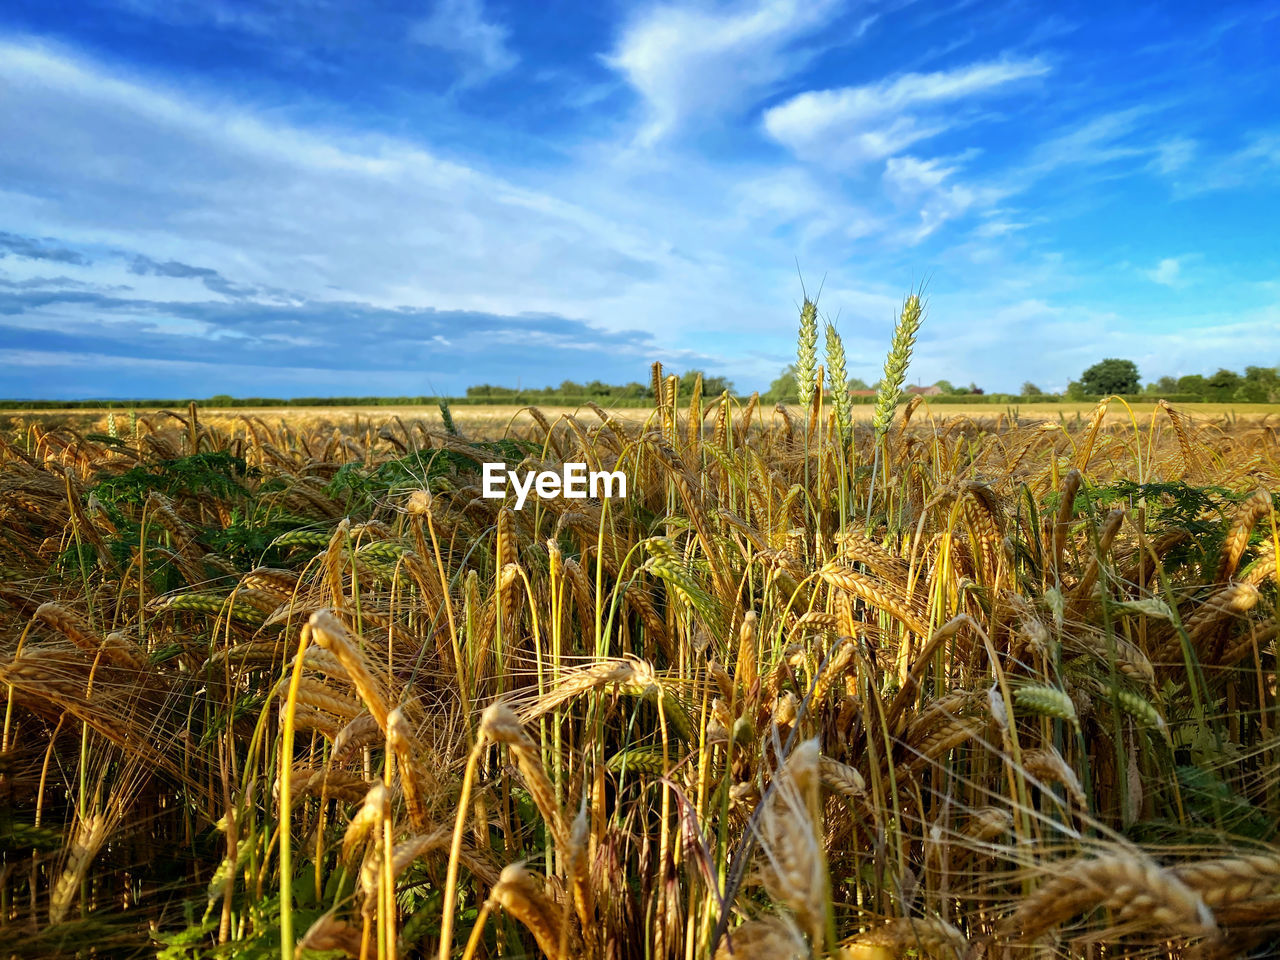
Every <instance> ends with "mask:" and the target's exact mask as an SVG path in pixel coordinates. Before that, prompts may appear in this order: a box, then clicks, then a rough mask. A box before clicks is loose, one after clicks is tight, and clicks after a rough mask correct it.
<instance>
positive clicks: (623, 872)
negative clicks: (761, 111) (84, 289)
mask: <svg viewBox="0 0 1280 960" xmlns="http://www.w3.org/2000/svg"><path fill="white" fill-rule="evenodd" d="M912 299H914V298H912ZM911 302H912V301H911V300H908V304H907V308H905V309H904V322H903V323H902V324H900V327H899V334H898V336H897V337H896V338H895V343H894V346H893V348H892V349H891V352H890V357H889V361H888V363H887V365H886V374H887V376H886V381H885V382H886V383H888V384H890V385H892V384H893V382H894V373H895V365H896V367H898V368H901V370H900V371H899V372H905V369H906V363H907V361H908V360H909V355H910V346H911V343H910V341H911V338H912V336H913V334H914V327H913V326H912V323H911V318H910V313H911V310H910V307H911ZM806 307H808V304H806ZM915 323H916V324H918V309H917V316H916V319H915ZM800 358H801V370H802V371H807V372H806V374H805V375H806V377H808V378H809V384H808V386H809V390H808V394H807V396H806V400H807V403H806V405H805V406H804V407H802V408H798V409H797V408H793V409H786V408H778V409H775V410H769V409H762V408H761V407H760V406H759V405H758V403H757V402H756V401H755V400H754V399H753V400H751V401H748V402H737V401H734V400H732V399H731V398H729V397H728V396H721V397H703V396H701V395H700V392H699V391H698V390H697V389H696V388H695V391H694V396H693V398H692V400H690V401H688V402H682V403H681V404H677V403H676V402H675V401H674V400H668V401H666V402H660V403H656V404H655V405H654V407H653V408H652V409H651V410H647V411H636V410H631V411H626V412H625V416H623V415H614V414H611V413H610V412H608V411H605V410H602V409H599V408H590V409H582V410H578V411H547V412H542V411H537V410H531V411H525V412H523V413H521V414H520V415H519V416H513V415H514V414H515V413H516V411H502V412H499V414H498V415H497V416H489V417H485V418H482V419H479V420H477V419H476V418H475V416H474V414H475V411H467V412H465V413H454V414H451V413H450V412H449V411H447V410H444V411H422V412H416V411H415V412H413V413H408V412H406V413H403V414H400V415H395V414H394V413H392V412H390V411H388V410H386V409H382V410H376V411H370V412H368V413H361V412H359V411H338V412H326V413H323V414H320V413H312V414H306V415H301V416H299V415H298V414H297V413H296V411H295V412H291V413H289V414H287V415H284V416H283V417H281V416H266V415H262V414H259V413H249V414H243V415H228V414H225V412H223V413H220V414H219V415H218V416H216V417H215V416H212V415H205V414H204V413H203V412H202V411H200V410H198V409H196V408H195V407H194V406H193V407H192V408H191V409H189V410H181V411H170V412H159V413H144V414H141V415H135V416H133V417H130V416H127V415H114V416H112V417H110V418H107V419H105V420H99V421H97V422H94V423H87V422H74V421H69V422H66V423H63V424H62V425H58V426H51V425H50V424H49V423H48V421H47V420H46V421H41V419H40V417H38V416H36V417H31V418H27V419H23V420H18V419H14V420H12V421H11V422H10V424H9V427H8V429H7V430H6V432H5V434H4V436H3V439H2V440H0V518H2V520H3V522H2V524H0V540H2V542H3V552H2V553H0V564H2V565H3V578H2V580H3V583H2V586H0V691H3V695H4V720H3V743H2V745H0V851H2V854H0V867H2V868H0V955H2V956H5V957H13V958H28V957H30V958H37V957H42V958H44V957H47V958H53V957H160V958H165V960H178V958H213V957H246V958H247V957H262V958H267V957H280V956H295V957H307V958H321V957H325V958H337V957H343V956H348V957H359V958H362V960H363V958H378V960H384V958H391V957H439V958H441V960H447V958H449V957H463V958H465V960H472V958H482V957H525V956H528V957H536V956H546V957H551V958H590V960H595V958H601V960H606V958H607V960H693V958H713V957H714V958H716V960H722V958H728V957H739V958H742V960H755V958H763V960H784V958H807V957H835V958H845V960H860V958H866V960H888V958H896V957H917V958H948V960H967V958H974V960H976V958H1024V957H1025V958H1049V957H1054V958H1056V957H1090V958H1118V957H1199V958H1211V957H1212V958H1230V957H1249V956H1252V957H1270V956H1276V955H1277V953H1278V952H1280V845H1278V838H1277V821H1278V820H1280V739H1278V737H1277V724H1280V710H1278V709H1277V688H1276V635H1277V629H1278V623H1277V618H1276V561H1277V555H1278V551H1277V537H1278V533H1277V525H1276V501H1275V497H1274V493H1273V491H1275V490H1276V487H1277V471H1278V469H1280V467H1278V463H1277V456H1278V453H1280V451H1278V449H1277V443H1276V433H1275V429H1274V428H1273V427H1272V426H1271V425H1269V423H1268V422H1267V421H1266V420H1257V419H1250V418H1248V417H1229V418H1228V417H1224V416H1222V415H1221V414H1218V413H1216V412H1214V413H1213V414H1212V415H1206V414H1207V413H1209V412H1208V411H1200V415H1196V416H1193V415H1191V414H1190V413H1188V412H1186V411H1184V410H1181V409H1176V408H1174V407H1171V406H1168V405H1165V404H1157V405H1154V406H1153V407H1152V408H1151V409H1149V410H1143V411H1136V412H1132V413H1131V412H1129V411H1126V410H1124V409H1123V408H1122V406H1121V405H1120V404H1118V403H1107V402H1105V401H1104V402H1103V403H1102V404H1100V405H1098V406H1097V407H1096V408H1093V409H1091V410H1089V411H1088V412H1086V413H1085V414H1084V415H1083V416H1080V417H1076V416H1068V417H1065V418H1059V417H1058V415H1057V414H1058V410H1059V406H1058V405H1054V407H1053V410H1052V411H1050V412H1048V413H1047V414H1045V415H1035V416H1033V415H1031V414H1030V413H1029V412H1027V411H1021V412H1020V415H1019V416H1016V417H1015V416H1010V415H1008V414H1007V413H1002V412H1001V413H996V412H992V413H984V412H983V410H982V408H972V407H971V408H966V409H965V410H964V411H963V412H962V414H948V413H946V412H942V411H939V410H936V409H935V410H932V411H931V410H929V408H928V407H926V406H924V405H922V404H921V402H920V401H918V400H913V401H912V402H911V403H908V404H899V403H898V402H897V401H898V399H899V398H898V397H897V396H895V395H889V394H886V396H885V397H883V398H882V399H883V400H884V402H883V403H878V404H877V405H876V406H875V407H874V409H871V408H868V412H869V414H870V419H869V420H863V419H860V418H858V417H857V416H856V412H857V410H858V408H852V409H851V408H850V407H849V404H848V402H847V398H846V397H842V396H841V393H840V390H839V389H838V385H839V383H840V382H842V381H843V379H844V378H843V375H840V376H838V377H833V378H832V382H833V383H835V384H836V389H834V390H832V391H831V393H830V395H824V392H823V391H822V390H817V389H815V388H814V387H815V384H819V383H822V382H823V380H822V378H823V376H824V373H823V368H822V367H817V366H816V332H815V330H814V328H813V322H812V316H810V318H809V329H808V331H806V327H805V325H804V324H802V327H801V343H800ZM806 358H807V360H808V361H809V365H808V367H806V366H805V361H806ZM825 359H826V361H827V362H826V364H825V367H826V369H827V370H832V369H838V368H839V367H840V366H841V365H842V364H843V356H842V350H841V349H840V347H839V343H838V338H837V339H836V341H835V342H834V343H833V342H832V341H831V340H830V338H828V342H827V354H826V358H825ZM653 378H654V383H655V385H656V386H657V387H658V388H659V389H658V390H657V391H656V393H657V395H658V396H662V397H668V398H674V397H675V396H677V393H676V390H675V384H674V382H673V380H674V378H667V377H665V376H664V375H663V372H662V370H661V368H660V367H659V366H657V365H655V368H654V371H653ZM901 382H902V380H901V376H898V377H897V383H898V384H899V385H900V384H901ZM487 412H488V413H493V411H487ZM1037 413H1038V412H1037ZM494 461H502V462H505V463H506V464H508V465H509V466H510V467H511V468H512V469H515V468H517V467H518V466H519V467H520V468H521V469H557V468H558V467H559V465H560V464H562V463H564V462H585V463H587V464H589V465H590V466H591V467H592V469H610V470H613V469H618V470H622V471H624V472H625V473H626V475H627V476H628V477H629V478H630V483H629V487H628V495H627V496H626V498H624V499H611V500H565V499H544V500H540V501H539V500H535V499H534V498H531V499H530V501H529V503H527V504H526V506H525V508H524V509H523V510H520V511H516V510H514V509H512V505H511V503H510V502H507V503H505V504H504V502H503V501H501V500H495V499H486V498H484V497H482V496H481V489H480V485H479V484H480V466H481V464H482V463H485V462H494Z"/></svg>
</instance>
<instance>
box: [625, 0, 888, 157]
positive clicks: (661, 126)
mask: <svg viewBox="0 0 1280 960" xmlns="http://www.w3.org/2000/svg"><path fill="white" fill-rule="evenodd" d="M840 6H841V4H840V2H839V0H762V2H757V3H752V4H749V5H743V4H738V5H737V6H736V7H734V8H733V9H732V10H722V9H716V10H706V9H697V8H692V7H682V6H671V5H664V6H658V7H653V8H651V9H649V10H647V11H645V12H644V13H643V14H641V15H640V16H638V17H636V18H635V19H633V20H632V21H631V22H630V23H629V24H628V25H627V27H626V28H625V29H624V30H623V33H622V36H621V38H620V39H619V41H618V44H617V46H616V47H615V49H614V50H613V52H612V53H611V54H609V55H608V56H607V57H605V58H604V59H605V63H607V64H608V65H609V66H610V67H612V68H613V69H614V70H617V71H618V72H619V73H621V74H622V75H623V76H624V77H626V79H627V81H628V82H629V83H630V84H631V86H632V87H634V88H635V90H636V91H637V92H638V93H639V94H640V95H641V97H643V98H644V101H645V104H646V108H647V110H648V118H647V122H646V123H645V125H644V127H643V128H642V130H641V131H640V133H639V135H638V137H637V141H638V142H639V143H640V144H642V145H650V144H653V143H655V142H657V141H658V140H660V139H662V138H663V137H665V136H667V135H668V134H670V133H672V132H674V131H675V130H677V129H678V128H679V127H680V126H681V125H682V124H683V123H685V122H687V121H690V120H694V119H702V118H714V117H715V116H717V115H719V114H722V113H725V112H731V111H735V110H738V109H741V108H742V107H744V106H746V105H748V104H750V103H752V102H754V101H755V100H756V99H757V98H759V97H760V96H762V95H763V94H764V93H766V92H767V91H768V90H769V89H770V88H771V87H772V86H773V85H774V84H776V83H777V82H778V81H780V80H782V79H784V78H786V77H788V76H790V75H792V74H793V73H795V72H797V71H799V70H801V69H803V68H804V67H805V66H806V65H807V63H808V62H809V58H810V57H809V53H807V52H806V51H805V50H803V49H798V48H797V42H798V41H801V40H803V39H805V38H807V37H809V36H810V35H812V34H814V33H815V32H816V31H818V30H819V29H820V28H821V27H823V26H824V25H826V24H827V23H828V22H829V21H830V20H831V19H832V18H833V17H834V16H835V15H836V14H837V12H838V11H839V8H840ZM866 25H867V26H869V23H868V24H866Z"/></svg>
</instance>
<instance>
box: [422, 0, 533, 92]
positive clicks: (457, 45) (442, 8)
mask: <svg viewBox="0 0 1280 960" xmlns="http://www.w3.org/2000/svg"><path fill="white" fill-rule="evenodd" d="M510 35H511V34H510V31H509V30H508V29H507V28H506V27H505V26H503V25H502V24H499V23H496V22H494V21H493V20H489V19H487V18H486V13H485V10H484V5H483V0H436V6H435V9H434V10H432V12H431V14H430V16H428V17H426V18H425V19H423V20H420V21H418V22H417V23H416V24H414V25H413V27H412V29H411V30H410V32H409V36H410V37H411V38H412V39H413V40H414V41H416V42H417V43H420V44H422V45H423V46H426V47H432V48H435V49H437V50H444V51H446V52H448V53H451V54H454V55H455V56H456V57H457V59H458V61H459V65H460V69H461V71H462V77H461V80H460V82H459V83H460V86H464V87H473V86H478V85H479V84H482V83H484V82H485V81H487V80H490V79H492V78H493V77H496V76H498V75H499V74H501V73H506V72H507V71H508V70H510V69H512V68H513V67H514V66H515V65H516V64H517V63H519V62H520V58H519V57H518V56H517V55H516V54H515V52H514V51H512V49H511V48H510V46H509V45H508V40H509V39H510Z"/></svg>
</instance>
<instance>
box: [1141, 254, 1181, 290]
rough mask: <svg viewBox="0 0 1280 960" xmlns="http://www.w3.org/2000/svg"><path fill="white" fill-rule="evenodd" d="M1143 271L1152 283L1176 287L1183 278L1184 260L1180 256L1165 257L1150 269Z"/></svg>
mask: <svg viewBox="0 0 1280 960" xmlns="http://www.w3.org/2000/svg"><path fill="white" fill-rule="evenodd" d="M1143 272H1144V273H1145V274H1146V275H1147V279H1149V280H1150V281H1151V282H1152V283H1158V284H1160V285H1161V286H1165V287H1175V286H1177V285H1178V282H1179V281H1180V280H1181V279H1182V261H1181V260H1180V259H1179V258H1178V257H1165V258H1164V259H1162V260H1161V261H1160V262H1159V263H1157V264H1156V265H1155V266H1154V267H1152V268H1151V269H1150V270H1144V271H1143Z"/></svg>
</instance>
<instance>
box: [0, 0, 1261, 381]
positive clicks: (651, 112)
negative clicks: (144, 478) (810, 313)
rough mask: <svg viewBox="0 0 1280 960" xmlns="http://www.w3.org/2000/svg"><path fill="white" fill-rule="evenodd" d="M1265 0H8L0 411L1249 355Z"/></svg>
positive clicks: (1223, 362)
mask: <svg viewBox="0 0 1280 960" xmlns="http://www.w3.org/2000/svg"><path fill="white" fill-rule="evenodd" d="M1278 46H1280V6H1277V5H1276V4H1275V3H1271V2H1267V3H1230V2H1226V3H1178V4H1174V3H1155V4H1138V3H1132V4H1131V3H1121V4H1116V3H1107V4H1101V3H1097V4H1092V3H1044V4H1038V5H1037V4H1032V3H1021V2H1019V3H996V2H972V0H960V2H952V3H929V2H924V0H919V2H909V0H891V2H838V0H753V2H726V3H713V2H683V0H678V2H674V3H657V4H653V3H642V4H632V3H622V2H612V0H604V2H586V3H583V2H576V0H575V2H567V0H543V2H536V3H535V2H528V0H522V2H510V0H419V2H412V3H410V2H382V0H364V2H359V3H357V2H350V0H259V2H254V3H249V2H233V0H81V2H69V0H17V2H14V0H9V2H8V3H5V4H3V5H0V364H2V366H0V396H9V397H66V398H72V397H88V396H92V397H98V396H135V397H136V396H177V397H181V396H207V395H211V394H214V393H232V394H237V395H272V396H300V395H306V396H312V395H344V394H422V393H435V392H457V391H461V389H462V388H464V387H465V386H467V385H468V384H471V383H479V382H493V383H504V384H509V385H515V384H516V383H517V382H520V383H523V384H525V385H534V386H542V385H545V384H548V383H559V382H560V381H561V380H563V379H566V378H572V379H576V380H587V379H592V378H597V377H598V378H600V379H604V380H607V381H615V382H621V381H631V380H641V381H643V380H645V379H647V371H648V364H649V363H650V362H651V361H652V360H655V359H661V360H663V361H664V362H665V363H666V364H667V365H668V367H669V368H674V369H676V370H681V369H686V368H690V367H695V366H696V367H701V368H704V369H707V370H708V371H710V372H715V373H720V374H724V375H727V376H729V377H730V378H731V379H732V380H734V381H735V383H736V384H737V385H738V386H739V387H740V388H742V389H747V390H749V389H754V388H761V389H762V388H764V387H766V386H767V385H768V383H769V381H770V380H771V379H772V378H773V377H775V376H776V375H777V372H778V370H779V369H780V368H781V367H782V366H783V365H784V364H786V363H787V362H789V360H790V359H791V356H792V353H793V350H794V331H795V323H796V305H797V301H798V300H799V297H800V282H799V279H798V278H797V273H796V266H797V262H798V264H799V267H800V269H801V270H802V271H803V273H804V276H805V280H806V282H807V283H808V284H809V287H810V289H811V290H812V289H814V288H816V287H817V285H818V284H819V282H820V281H822V280H823V277H824V276H825V285H824V287H823V293H822V299H821V308H822V309H823V311H824V312H829V313H830V314H831V316H832V317H833V318H836V319H837V323H838V326H839V328H840V330H841V332H842V334H843V336H844V338H845V341H846V346H847V348H848V351H849V354H850V373H851V374H852V375H856V376H860V377H862V378H863V379H866V380H874V379H875V378H876V377H877V375H878V370H879V367H880V364H881V362H882V358H883V352H884V349H885V346H886V344H887V342H888V338H889V334H890V332H891V330H892V325H893V319H894V314H895V309H896V307H897V305H898V304H899V303H900V302H901V299H902V297H903V295H904V294H905V293H906V292H907V291H908V290H909V289H910V288H911V287H912V285H913V284H918V283H919V282H921V280H923V279H925V278H927V279H928V293H929V301H930V313H929V316H928V319H927V320H926V325H925V328H924V330H923V332H922V335H921V338H920V342H919V344H918V346H917V351H916V362H915V364H914V366H913V370H912V379H913V380H916V381H919V382H924V383H929V382H932V381H933V380H936V379H938V378H941V377H946V378H948V379H951V380H953V381H955V382H957V383H968V382H969V381H976V382H977V383H978V384H979V385H981V386H983V387H985V388H987V389H988V390H1016V389H1017V388H1018V387H1019V385H1020V384H1021V383H1022V382H1023V381H1024V380H1028V379H1029V380H1032V381H1034V382H1036V383H1038V384H1039V385H1040V386H1041V387H1044V388H1046V389H1052V388H1061V387H1063V386H1065V384H1066V382H1067V381H1068V380H1069V379H1072V378H1074V377H1076V376H1078V375H1079V373H1080V371H1081V370H1082V369H1084V367H1086V366H1088V365H1089V364H1091V363H1093V362H1094V361H1096V360H1098V359H1101V358H1102V357H1106V356H1120V357H1127V358H1131V359H1133V360H1135V361H1136V362H1137V364H1138V366H1139V369H1140V371H1141V372H1142V374H1143V376H1144V379H1154V378H1155V377H1158V376H1160V375H1163V374H1174V375H1178V374H1184V373H1195V372H1212V371H1213V370H1214V369H1216V368H1217V367H1219V366H1229V367H1235V368H1237V369H1240V368H1242V367H1243V366H1245V365H1246V364H1264V365H1268V366H1270V365H1274V364H1276V363H1280V346H1277V333H1278V332H1280V243H1278V242H1277V238H1278V237H1280V227H1277V224H1280V97H1277V95H1276V91H1277V90H1278V89H1280V58H1276V57H1275V56H1274V50H1275V49H1276V48H1277V47H1278Z"/></svg>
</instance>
